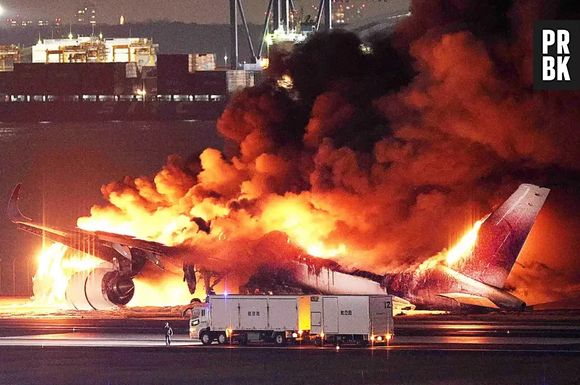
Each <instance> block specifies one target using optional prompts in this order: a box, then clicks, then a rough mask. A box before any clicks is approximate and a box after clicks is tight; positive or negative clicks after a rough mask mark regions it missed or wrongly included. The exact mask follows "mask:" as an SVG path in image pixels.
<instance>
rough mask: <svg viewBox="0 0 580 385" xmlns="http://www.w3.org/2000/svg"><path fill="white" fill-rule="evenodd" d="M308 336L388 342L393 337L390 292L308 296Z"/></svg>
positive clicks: (340, 341)
mask: <svg viewBox="0 0 580 385" xmlns="http://www.w3.org/2000/svg"><path fill="white" fill-rule="evenodd" d="M310 313H311V318H310V323H311V328H310V330H309V338H310V339H311V340H313V341H314V342H315V343H316V344H319V345H322V344H324V343H325V342H329V343H333V344H336V345H340V344H343V343H356V344H359V345H361V346H366V345H368V344H383V343H388V342H389V341H390V340H391V338H392V337H393V330H394V325H393V297H392V296H391V295H314V296H310Z"/></svg>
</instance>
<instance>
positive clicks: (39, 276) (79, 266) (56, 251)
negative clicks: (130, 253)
mask: <svg viewBox="0 0 580 385" xmlns="http://www.w3.org/2000/svg"><path fill="white" fill-rule="evenodd" d="M69 254H70V253H68V247H66V246H64V245H62V244H60V243H54V244H52V245H51V246H49V247H48V248H46V249H43V250H42V251H41V252H40V253H39V254H38V256H37V258H36V261H37V266H38V267H37V269H36V274H35V275H34V278H33V291H34V302H35V303H37V304H42V305H50V306H55V307H67V303H66V299H65V291H66V287H67V285H68V281H69V279H70V277H72V276H73V275H74V274H75V273H78V272H81V271H89V270H92V269H94V268H96V267H97V266H98V265H100V264H101V263H102V261H101V260H100V259H98V258H96V257H93V256H90V255H87V254H80V255H69Z"/></svg>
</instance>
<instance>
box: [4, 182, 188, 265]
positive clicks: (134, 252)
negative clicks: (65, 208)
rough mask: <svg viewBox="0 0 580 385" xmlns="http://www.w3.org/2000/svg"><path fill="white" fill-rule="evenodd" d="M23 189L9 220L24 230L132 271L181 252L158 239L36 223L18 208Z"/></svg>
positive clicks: (13, 203) (18, 188)
mask: <svg viewBox="0 0 580 385" xmlns="http://www.w3.org/2000/svg"><path fill="white" fill-rule="evenodd" d="M21 189H22V185H21V184H18V185H16V187H15V188H14V191H13V192H12V195H11V197H10V200H9V202H8V208H7V211H6V213H7V215H8V218H9V219H10V221H12V222H13V223H15V224H16V225H17V226H18V228H19V229H21V230H24V231H27V232H29V233H32V234H34V235H37V236H41V237H46V238H48V239H50V240H53V241H55V242H59V243H62V244H63V245H66V246H68V247H70V248H73V249H75V250H79V251H81V252H84V253H87V254H92V255H94V256H96V257H97V258H100V259H102V260H104V261H106V262H110V263H115V262H116V263H117V264H123V263H124V264H125V265H126V266H125V267H126V268H131V269H132V270H134V269H135V268H136V267H138V266H139V265H140V267H142V265H143V264H144V263H145V260H149V261H151V262H152V263H153V264H155V265H156V266H158V267H159V268H161V269H166V265H165V264H164V263H162V261H161V257H171V256H176V254H177V253H179V250H178V249H177V248H173V247H169V246H166V245H163V244H161V243H158V242H152V241H147V240H143V239H138V238H135V237H132V236H130V235H122V234H115V233H107V232H103V231H86V230H82V229H79V228H75V229H73V230H66V229H59V228H55V227H49V226H45V225H43V224H40V223H37V222H34V221H33V220H32V219H30V218H28V217H26V216H25V215H23V214H22V212H21V211H20V209H19V207H18V200H19V199H20V191H21ZM120 257H122V258H120ZM123 260H125V261H123ZM120 267H121V269H120V270H123V266H120Z"/></svg>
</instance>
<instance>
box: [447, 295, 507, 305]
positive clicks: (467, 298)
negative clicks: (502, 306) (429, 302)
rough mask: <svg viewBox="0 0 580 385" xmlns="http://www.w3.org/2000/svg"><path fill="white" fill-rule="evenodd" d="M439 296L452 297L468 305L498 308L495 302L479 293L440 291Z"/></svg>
mask: <svg viewBox="0 0 580 385" xmlns="http://www.w3.org/2000/svg"><path fill="white" fill-rule="evenodd" d="M439 296H441V297H445V298H449V299H453V300H455V301H457V302H458V303H460V304H462V305H470V306H480V307H487V308H491V309H499V306H497V305H496V304H495V303H493V302H492V301H491V300H490V299H489V298H487V297H482V296H479V295H474V294H467V293H441V294H439Z"/></svg>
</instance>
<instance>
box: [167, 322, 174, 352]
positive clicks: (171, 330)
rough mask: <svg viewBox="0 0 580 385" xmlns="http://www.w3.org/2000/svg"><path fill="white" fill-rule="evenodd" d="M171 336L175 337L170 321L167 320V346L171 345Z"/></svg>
mask: <svg viewBox="0 0 580 385" xmlns="http://www.w3.org/2000/svg"><path fill="white" fill-rule="evenodd" d="M171 337H173V329H172V328H171V326H170V325H169V322H165V346H171Z"/></svg>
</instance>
